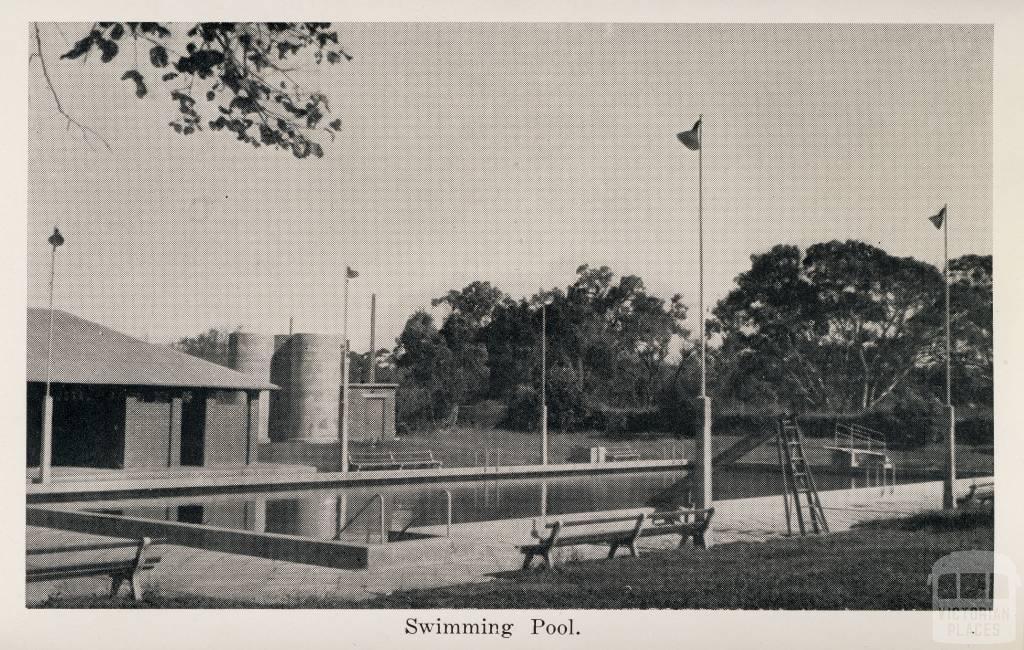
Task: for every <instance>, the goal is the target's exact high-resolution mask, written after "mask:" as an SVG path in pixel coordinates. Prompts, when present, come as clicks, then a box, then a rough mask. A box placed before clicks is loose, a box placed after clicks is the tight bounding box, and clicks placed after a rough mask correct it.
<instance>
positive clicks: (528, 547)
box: [519, 508, 715, 570]
mask: <svg viewBox="0 0 1024 650" xmlns="http://www.w3.org/2000/svg"><path fill="white" fill-rule="evenodd" d="M714 512H715V510H714V508H708V509H706V510H673V511H669V512H654V513H651V514H643V513H641V514H638V515H628V516H622V517H603V518H596V519H575V520H570V521H563V520H561V519H559V520H557V521H555V522H553V523H550V524H547V525H546V526H545V528H550V529H551V534H550V535H549V536H548V537H547V538H543V537H541V535H540V533H538V532H537V531H534V532H533V534H534V536H536V537H538V538H540V541H539V542H537V543H535V544H524V545H521V546H520V547H519V551H520V552H521V553H522V554H523V555H524V557H523V569H524V570H525V569H528V568H530V564H531V562H532V561H533V558H534V557H536V556H540V558H541V561H542V566H546V567H551V566H552V563H551V551H552V549H555V548H559V547H564V546H579V545H584V544H594V545H607V546H608V547H609V549H608V557H609V558H611V557H615V552H616V551H618V550H619V548H620V547H625V548H628V549H629V552H630V555H633V556H636V555H637V554H638V552H637V548H636V541H637V539H639V538H641V537H655V536H658V535H673V534H675V535H681V539H680V540H679V546H680V547H682V546H684V545H685V544H686V540H687V539H688V538H691V537H692V538H693V544H694V546H697V547H699V548H705V541H704V533H705V532H706V531H707V528H708V525H709V524H710V522H711V516H712V515H713V514H714ZM691 516H692V517H693V521H690V520H689V518H690V517H691ZM648 521H650V522H651V525H647V522H648ZM629 522H632V524H633V525H632V526H628V527H626V526H622V525H621V524H626V523H629ZM608 524H620V525H619V526H617V527H612V528H611V529H603V530H590V531H584V532H581V533H573V534H563V532H564V530H565V529H567V528H576V527H580V528H582V527H584V526H589V527H591V528H593V527H598V526H607V525H608Z"/></svg>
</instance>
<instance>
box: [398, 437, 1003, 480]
mask: <svg viewBox="0 0 1024 650" xmlns="http://www.w3.org/2000/svg"><path fill="white" fill-rule="evenodd" d="M738 439H739V438H738V436H731V435H718V434H716V435H715V436H714V438H713V445H714V449H715V451H716V453H717V452H718V451H720V450H722V449H726V448H728V447H729V446H730V445H732V444H733V443H734V442H736V441H737V440H738ZM807 443H808V444H807V454H808V457H809V458H810V459H811V462H812V463H814V464H818V465H826V464H828V463H829V462H830V458H831V457H830V454H831V452H830V451H828V450H826V449H824V448H823V447H824V445H830V444H832V439H831V438H828V439H825V438H809V439H808V440H807ZM623 444H628V445H629V446H630V447H632V448H633V449H634V450H635V451H636V452H637V453H638V454H639V455H640V457H641V458H644V459H662V458H693V453H694V445H693V440H692V439H680V438H676V437H674V436H671V435H669V434H664V433H645V434H638V435H636V436H633V437H632V438H630V439H623V438H621V437H612V436H609V435H607V434H606V433H604V432H601V431H578V432H573V433H560V432H554V431H553V432H550V433H549V434H548V458H549V462H551V463H564V462H567V460H568V458H569V455H570V454H571V452H572V451H573V450H574V449H576V448H579V447H583V448H587V447H598V446H604V447H613V446H618V445H623ZM387 446H388V447H393V448H397V449H413V448H415V449H430V450H432V451H433V452H434V455H435V456H436V457H438V458H440V459H441V460H442V461H443V462H444V464H445V467H471V466H478V465H483V464H484V460H485V452H484V450H485V449H486V450H489V451H488V452H487V457H489V458H490V464H500V465H532V464H539V463H540V434H539V433H529V432H520V431H508V430H506V429H499V428H496V427H493V426H460V427H456V428H455V429H453V430H451V431H438V430H423V431H414V432H411V433H409V434H407V435H405V436H403V437H402V438H401V439H400V440H398V441H396V442H393V443H388V445H387ZM497 450H500V453H499V452H498V451H497ZM889 453H890V457H891V458H892V459H893V461H894V462H895V463H896V468H897V471H903V470H905V469H910V468H915V469H922V470H923V469H933V470H940V469H941V468H942V467H943V465H944V463H945V455H946V449H945V446H944V445H943V444H941V443H936V444H928V445H925V446H922V447H917V448H913V449H894V450H890V452H889ZM992 458H993V456H992V453H991V449H987V450H986V449H979V448H975V447H972V446H968V445H960V446H959V447H958V458H957V466H958V467H959V469H960V471H961V472H964V473H971V474H973V473H983V474H990V473H992V467H993V461H992ZM742 462H745V463H768V464H772V465H775V464H777V463H778V459H777V456H776V451H775V446H774V444H765V445H761V446H760V447H758V448H757V449H754V450H753V451H751V452H750V453H749V454H747V455H746V456H745V457H744V458H743V459H742Z"/></svg>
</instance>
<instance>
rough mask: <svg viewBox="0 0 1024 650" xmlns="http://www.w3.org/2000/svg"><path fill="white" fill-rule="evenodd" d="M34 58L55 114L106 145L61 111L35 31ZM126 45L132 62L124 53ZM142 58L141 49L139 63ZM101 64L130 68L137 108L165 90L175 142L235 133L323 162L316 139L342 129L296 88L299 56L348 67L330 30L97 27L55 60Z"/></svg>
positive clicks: (316, 99)
mask: <svg viewBox="0 0 1024 650" xmlns="http://www.w3.org/2000/svg"><path fill="white" fill-rule="evenodd" d="M33 31H34V37H35V52H33V57H38V59H39V62H40V65H41V67H42V72H43V76H44V77H45V79H46V82H47V84H48V86H49V88H50V90H51V92H52V94H53V98H54V101H55V103H56V106H57V110H58V111H59V112H60V113H61V115H63V116H64V117H65V118H66V119H67V121H68V126H69V127H70V126H75V127H77V128H78V129H80V130H81V132H82V133H83V135H84V136H85V137H86V139H87V141H89V140H90V139H98V140H99V141H100V142H102V143H103V144H104V145H106V146H107V147H108V148H109V145H107V143H106V141H105V140H103V138H102V137H100V136H99V134H97V133H96V132H95V131H94V130H93V129H91V128H89V127H87V126H84V125H82V124H81V123H79V122H78V121H77V120H75V119H74V118H72V117H71V116H70V115H69V114H68V113H67V111H66V110H65V108H64V106H63V104H62V103H61V101H60V97H59V96H58V95H57V91H56V90H55V88H54V85H53V82H52V79H51V77H50V71H49V65H50V64H48V63H47V61H46V59H45V58H44V55H43V43H42V37H41V34H40V29H39V24H38V23H36V24H34V25H33ZM129 44H130V45H131V50H129V51H130V52H131V55H125V56H122V53H123V52H124V51H125V50H126V49H127V46H128V45H129ZM140 48H141V49H142V51H141V53H140ZM93 53H95V54H98V56H99V58H100V62H101V63H103V64H116V63H122V62H123V61H124V60H125V59H129V58H130V59H131V62H130V64H129V65H128V66H126V67H125V68H124V70H123V74H122V75H121V80H122V81H124V82H126V83H127V84H129V87H130V88H131V89H132V90H133V91H134V93H135V95H136V96H137V97H138V98H140V99H142V98H144V97H146V95H147V94H149V89H150V87H152V86H154V85H155V84H157V83H159V84H163V85H165V86H166V87H168V88H169V98H170V100H171V101H172V102H173V103H174V104H175V105H176V106H177V108H178V113H179V117H178V119H176V120H174V121H172V122H171V123H170V127H171V128H172V129H174V131H175V132H177V133H180V134H182V135H190V134H192V133H195V132H197V131H202V130H204V129H206V128H208V129H210V130H212V131H225V132H229V133H232V134H233V135H234V136H235V138H236V139H237V140H239V141H240V142H243V143H246V144H249V145H252V146H253V147H260V146H271V147H274V148H276V149H281V150H285V151H289V152H290V153H291V154H292V155H294V156H295V157H296V158H305V157H307V156H310V155H312V156H316V157H321V156H323V153H324V151H323V146H322V145H321V144H320V142H318V139H319V138H318V134H320V135H326V136H328V137H329V138H331V139H332V140H333V138H334V135H335V133H337V131H338V130H339V129H340V128H341V120H340V119H337V118H335V119H333V120H330V119H329V118H330V117H331V116H330V107H329V105H328V100H327V96H326V95H324V94H323V93H321V92H315V91H308V90H306V89H305V88H304V87H303V86H302V84H300V83H299V82H298V81H296V79H295V76H294V74H295V68H294V67H293V65H294V64H295V63H296V61H297V59H299V58H300V57H302V56H305V57H307V58H311V59H312V60H313V62H315V63H316V64H321V63H324V62H326V63H327V64H336V63H338V62H340V61H341V60H343V59H344V60H351V59H352V57H351V56H350V55H349V54H348V53H346V52H345V50H344V49H343V48H342V47H341V45H340V44H339V40H338V32H337V31H336V30H334V29H332V27H331V23H194V24H191V25H178V24H175V23H166V24H165V23H155V22H151V23H145V22H104V23H93V24H92V25H91V26H90V27H89V30H88V32H87V33H86V34H85V35H84V36H82V37H81V38H79V39H78V40H77V41H76V42H75V44H74V46H73V47H71V49H70V50H68V51H67V52H65V53H64V54H63V55H62V56H61V57H60V58H61V60H72V61H74V60H82V61H85V60H86V59H87V58H88V57H89V56H90V55H91V54H93Z"/></svg>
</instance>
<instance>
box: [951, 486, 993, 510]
mask: <svg viewBox="0 0 1024 650" xmlns="http://www.w3.org/2000/svg"><path fill="white" fill-rule="evenodd" d="M995 499H996V485H995V481H994V480H982V481H977V482H975V483H973V484H971V487H970V489H968V490H967V494H965V495H963V496H962V497H960V498H959V499H957V500H956V503H957V505H958V506H961V507H963V506H965V505H968V504H971V503H978V504H987V503H994V502H995Z"/></svg>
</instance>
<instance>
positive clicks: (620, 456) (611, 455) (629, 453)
mask: <svg viewBox="0 0 1024 650" xmlns="http://www.w3.org/2000/svg"><path fill="white" fill-rule="evenodd" d="M604 460H605V461H639V460H640V454H639V453H637V452H636V450H635V449H634V448H633V447H631V446H630V445H628V444H621V445H616V446H611V447H605V448H604Z"/></svg>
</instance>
